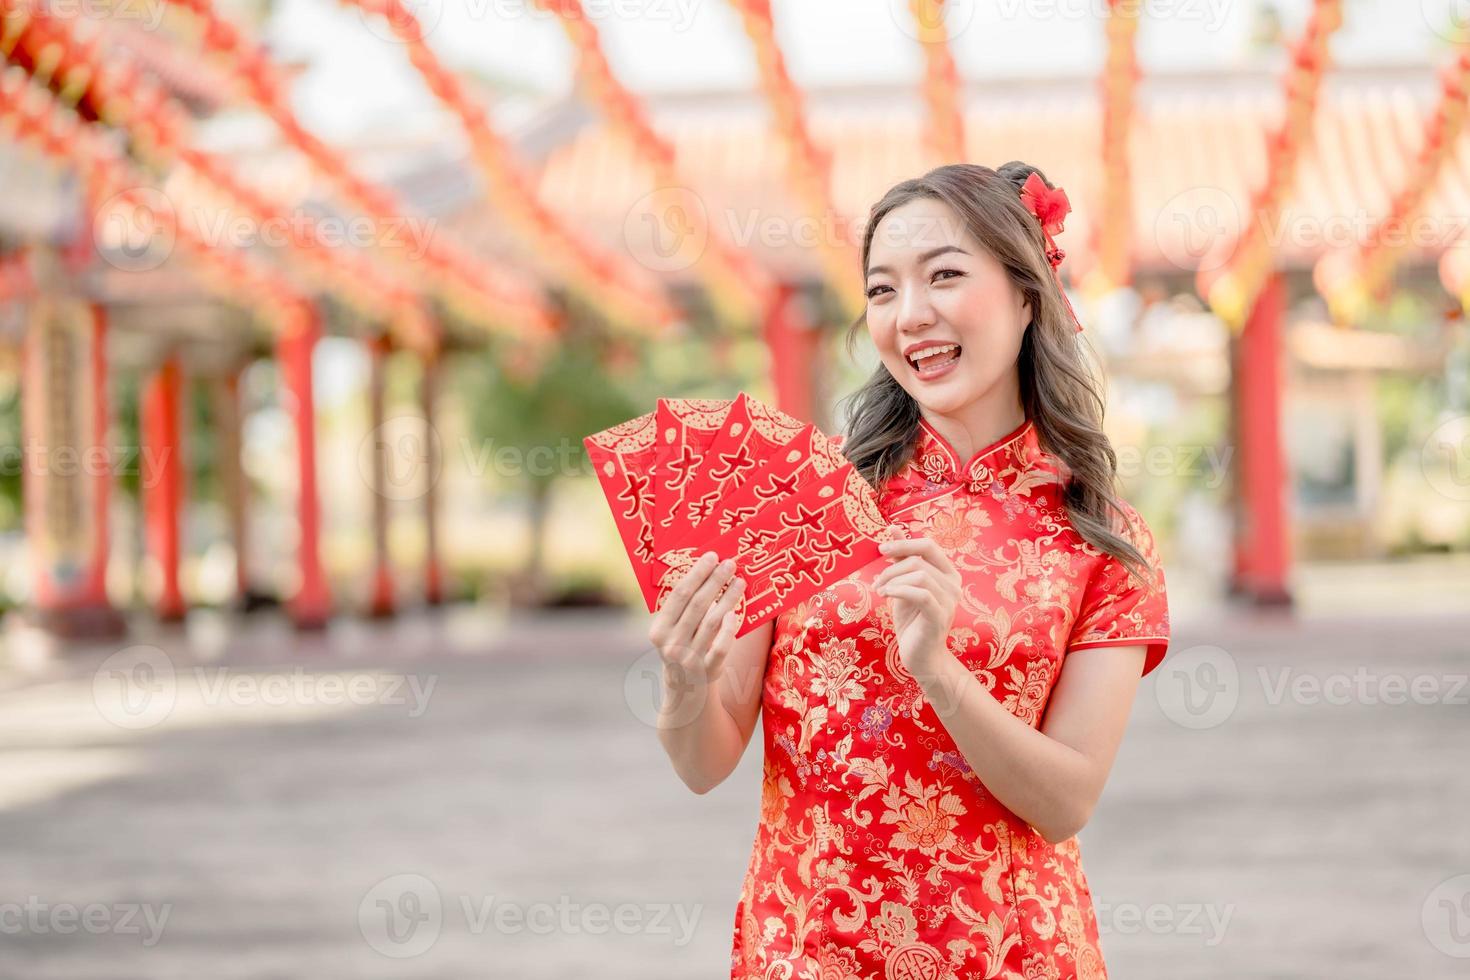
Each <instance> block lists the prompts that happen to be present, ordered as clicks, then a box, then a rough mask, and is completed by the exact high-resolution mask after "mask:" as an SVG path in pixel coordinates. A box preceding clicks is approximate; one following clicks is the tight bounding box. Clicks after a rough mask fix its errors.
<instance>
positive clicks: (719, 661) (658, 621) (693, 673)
mask: <svg viewBox="0 0 1470 980" xmlns="http://www.w3.org/2000/svg"><path fill="white" fill-rule="evenodd" d="M718 557H719V556H717V555H716V554H715V553H714V552H713V551H706V552H705V553H704V554H703V555H701V556H700V557H699V559H698V560H697V561H696V562H695V563H694V564H693V565H691V566H690V567H689V569H688V570H687V571H686V572H685V573H684V575H683V576H682V577H680V579H679V581H678V582H677V583H676V584H675V585H674V587H673V588H672V589H671V590H670V591H669V594H668V595H667V596H666V597H665V599H664V602H663V605H662V606H660V607H659V609H658V611H657V612H656V613H654V616H653V623H652V625H651V626H649V629H648V639H649V640H650V641H652V643H653V645H654V646H655V647H657V648H658V652H659V656H661V657H662V658H663V664H664V669H663V673H664V678H665V681H666V682H672V683H674V684H676V685H678V686H681V687H682V686H685V685H689V684H696V685H707V684H712V683H714V682H715V681H716V680H718V679H719V676H720V672H721V671H722V670H723V669H724V666H725V656H726V655H727V654H728V653H729V652H730V643H731V641H732V640H734V638H735V631H736V629H737V628H738V627H739V626H740V614H739V612H738V609H739V606H740V600H741V598H742V597H743V596H744V593H745V580H744V579H741V578H736V579H735V580H734V581H733V582H731V583H730V587H729V588H728V589H725V594H724V595H723V596H721V595H720V589H722V588H724V586H725V583H726V582H729V581H730V578H731V576H733V575H734V574H735V560H734V559H733V558H727V559H725V560H724V561H723V562H717V561H716V559H717V558H718Z"/></svg>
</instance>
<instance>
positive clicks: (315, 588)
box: [276, 305, 332, 629]
mask: <svg viewBox="0 0 1470 980" xmlns="http://www.w3.org/2000/svg"><path fill="white" fill-rule="evenodd" d="M320 330H321V326H320V323H319V321H318V316H317V312H316V310H315V308H313V307H311V306H309V305H303V306H301V307H300V308H299V310H298V312H297V315H293V316H291V317H289V318H288V323H287V326H286V327H285V328H284V329H283V330H282V332H281V334H280V336H279V337H278V338H277V340H276V354H277V357H278V358H279V362H280V366H281V380H282V382H283V385H282V387H283V389H284V392H283V393H284V396H285V400H286V402H287V405H288V408H289V410H290V413H291V421H292V423H293V427H294V429H295V431H296V474H297V486H296V516H297V523H298V525H299V527H300V535H301V536H300V540H299V541H298V542H297V548H296V561H297V566H298V570H299V576H300V587H299V588H298V590H297V592H296V595H295V596H293V597H292V598H291V600H290V601H289V603H288V604H287V605H288V609H289V612H290V614H291V619H292V621H293V622H294V623H295V624H296V626H297V627H299V628H302V629H317V628H320V627H323V626H325V625H326V623H327V619H328V618H329V617H330V616H331V605H332V601H331V595H330V593H329V591H328V589H327V579H326V575H325V574H324V572H323V569H322V563H321V552H320V546H319V539H320V535H321V507H320V503H319V501H318V499H317V485H316V405H315V401H314V400H313V398H312V391H311V385H312V372H311V354H312V351H313V349H314V348H315V347H316V341H317V337H318V336H319V334H320Z"/></svg>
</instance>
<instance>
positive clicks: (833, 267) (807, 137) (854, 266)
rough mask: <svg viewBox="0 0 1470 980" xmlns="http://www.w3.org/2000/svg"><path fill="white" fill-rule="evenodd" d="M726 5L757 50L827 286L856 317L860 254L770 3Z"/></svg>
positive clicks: (748, 0)
mask: <svg viewBox="0 0 1470 980" xmlns="http://www.w3.org/2000/svg"><path fill="white" fill-rule="evenodd" d="M730 4H731V5H732V6H733V7H734V8H735V9H736V11H738V12H739V14H740V19H741V21H742V23H743V24H744V26H745V33H746V34H747V35H749V36H750V41H751V44H752V45H753V47H754V48H755V56H756V62H757V65H758V67H759V70H760V83H761V89H762V91H763V92H764V94H765V97H766V101H767V102H768V103H770V106H771V112H772V114H773V116H774V120H773V121H774V123H775V128H776V132H777V134H778V136H779V137H780V139H781V141H782V142H783V143H784V144H785V148H786V176H787V181H788V183H789V184H790V186H791V190H792V192H793V193H794V194H795V195H796V199H797V201H798V202H800V204H801V206H802V207H803V208H804V209H805V210H806V212H807V215H808V216H809V217H812V218H815V219H818V220H820V221H822V222H823V227H822V228H821V229H820V231H819V233H818V245H817V250H818V254H819V257H820V259H821V263H822V268H823V271H824V273H825V276H826V279H827V282H828V284H829V285H830V286H831V288H832V291H833V292H834V293H835V294H836V297H837V300H838V302H839V303H841V305H842V308H843V309H844V310H845V311H846V312H847V313H848V314H849V315H850V316H854V317H855V316H857V315H858V314H859V313H861V312H862V310H863V307H864V305H865V303H864V296H863V270H862V269H861V265H862V255H861V253H860V251H859V249H858V247H857V243H856V241H855V239H854V236H853V229H852V223H851V222H850V221H848V220H847V218H846V217H844V216H843V215H842V214H840V213H839V212H838V210H837V208H836V207H835V206H834V205H833V203H832V187H831V156H830V154H828V153H827V152H826V151H824V150H822V149H820V148H819V147H818V146H817V143H816V141H815V140H814V139H813V138H812V134H811V130H810V129H809V127H808V126H807V122H806V110H805V106H804V104H803V99H802V95H801V92H800V90H798V89H797V87H796V84H795V83H794V82H793V81H792V80H791V76H790V75H789V74H788V73H787V71H786V61H785V58H784V57H783V56H782V54H781V48H780V46H779V45H778V44H777V43H776V29H775V24H774V23H773V21H772V18H771V4H770V0H730Z"/></svg>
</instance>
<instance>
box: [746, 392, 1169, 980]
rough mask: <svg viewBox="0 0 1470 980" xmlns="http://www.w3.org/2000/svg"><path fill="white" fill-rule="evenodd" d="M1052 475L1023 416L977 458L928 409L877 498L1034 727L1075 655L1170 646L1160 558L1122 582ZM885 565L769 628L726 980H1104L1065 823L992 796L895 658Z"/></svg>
mask: <svg viewBox="0 0 1470 980" xmlns="http://www.w3.org/2000/svg"><path fill="white" fill-rule="evenodd" d="M1064 472H1065V470H1064V468H1062V467H1061V465H1060V464H1059V463H1058V462H1057V461H1056V460H1054V459H1052V458H1051V457H1048V456H1047V455H1046V454H1045V453H1043V452H1042V450H1041V448H1040V445H1039V441H1038V437H1037V433H1036V430H1035V427H1034V425H1033V424H1032V423H1031V422H1030V421H1029V420H1028V421H1027V422H1025V423H1023V424H1022V425H1021V426H1020V427H1019V428H1018V429H1016V430H1015V431H1014V432H1012V433H1010V434H1008V435H1007V436H1006V437H1005V438H1003V439H1001V440H999V441H997V442H996V443H994V444H992V445H990V446H988V447H985V448H984V449H982V450H980V451H979V452H977V453H976V454H975V455H974V456H973V457H972V458H971V459H970V460H969V461H968V462H964V461H961V460H960V459H959V457H958V456H957V454H956V453H955V452H954V450H953V449H952V448H951V447H950V446H949V444H948V443H947V442H946V441H945V440H944V438H943V437H942V436H940V435H939V434H938V432H937V431H936V430H934V429H933V428H932V426H930V425H929V423H928V421H927V420H924V421H921V422H920V425H919V432H918V436H917V440H916V445H915V447H914V453H913V455H912V456H911V458H910V460H909V462H908V463H906V464H905V465H904V467H903V468H902V469H901V470H900V471H899V472H898V473H896V474H894V476H893V477H892V478H891V479H889V480H888V481H887V482H886V483H885V485H884V486H883V487H882V488H880V491H879V501H880V508H881V509H882V511H883V513H884V516H885V517H886V518H888V519H889V520H891V521H894V522H897V523H901V524H903V525H905V526H906V527H907V528H908V530H909V532H910V533H911V534H914V535H926V536H929V537H932V538H933V539H934V540H935V541H936V542H938V543H939V545H940V547H942V548H943V549H944V550H945V553H946V554H947V555H949V557H950V559H951V560H952V561H953V562H954V564H955V567H956V568H957V569H959V571H960V574H961V576H962V579H963V583H962V594H961V599H960V602H959V606H958V608H957V609H956V612H955V622H954V626H953V628H952V629H951V631H950V635H949V639H948V646H949V649H950V650H951V651H952V652H953V654H954V655H955V656H956V657H957V658H959V659H960V661H961V662H962V663H964V664H965V665H966V667H967V668H968V669H969V670H970V671H971V673H973V674H974V675H975V677H976V678H977V679H978V680H979V681H980V683H981V684H982V685H983V686H984V687H985V688H986V689H987V690H989V691H990V692H991V693H992V695H994V697H995V698H996V700H997V701H998V702H999V703H1000V704H1001V705H1003V706H1004V707H1005V708H1006V710H1007V711H1010V712H1011V713H1012V714H1013V715H1015V716H1016V717H1018V718H1021V719H1022V720H1024V721H1025V722H1026V723H1027V724H1028V725H1031V726H1032V727H1037V726H1039V725H1040V723H1041V720H1042V718H1043V716H1044V714H1045V711H1046V705H1047V701H1048V699H1049V697H1050V694H1051V691H1052V690H1053V688H1054V687H1055V685H1056V681H1057V678H1058V676H1059V675H1060V673H1061V669H1062V665H1063V663H1064V662H1065V658H1066V655H1067V654H1068V653H1069V652H1070V651H1071V650H1075V649H1079V648H1084V647H1098V646H1109V645H1113V646H1116V645H1123V644H1138V643H1142V644H1146V645H1147V646H1148V649H1149V653H1148V659H1147V661H1146V663H1145V669H1144V673H1148V672H1149V671H1151V670H1153V669H1154V668H1155V667H1156V666H1157V664H1158V661H1159V659H1161V658H1162V657H1163V655H1164V653H1165V651H1166V650H1167V647H1168V642H1169V619H1168V605H1167V599H1166V595H1165V591H1164V582H1163V575H1162V571H1161V570H1160V566H1159V563H1158V553H1157V550H1156V548H1155V545H1154V541H1153V538H1152V535H1151V533H1150V532H1149V529H1148V527H1147V525H1146V524H1144V522H1143V521H1142V519H1141V518H1140V517H1138V515H1137V513H1136V512H1135V511H1133V510H1132V508H1129V507H1128V506H1127V505H1126V504H1125V505H1124V510H1125V513H1126V515H1127V516H1128V519H1129V525H1130V528H1131V530H1132V533H1133V536H1134V538H1133V539H1134V541H1135V543H1136V544H1137V545H1138V546H1139V548H1140V551H1141V552H1142V553H1143V554H1144V556H1145V557H1146V558H1147V559H1148V560H1149V563H1150V565H1151V567H1152V568H1154V569H1155V570H1156V577H1155V579H1154V580H1153V581H1152V582H1139V581H1136V580H1134V579H1131V578H1130V577H1129V576H1128V575H1127V573H1126V569H1125V568H1124V567H1123V566H1122V565H1121V564H1120V563H1118V562H1116V561H1114V560H1113V559H1112V558H1111V556H1108V555H1106V554H1105V553H1102V552H1100V551H1098V550H1097V549H1095V548H1093V547H1091V546H1090V545H1088V544H1087V542H1085V541H1084V540H1082V538H1081V536H1080V535H1079V534H1078V533H1077V532H1076V531H1075V530H1074V529H1073V528H1072V527H1071V525H1070V523H1069V521H1068V519H1067V515H1066V511H1065V508H1064V507H1063V506H1062V504H1061V498H1060V496H1059V493H1058V491H1059V489H1060V485H1059V482H1058V481H1059V479H1060V474H1062V473H1064ZM886 565H887V559H886V558H882V559H879V560H877V561H874V562H873V563H871V564H870V565H868V566H865V567H864V568H862V569H860V570H859V571H858V572H856V573H854V574H853V575H852V576H849V577H848V578H846V579H843V580H842V581H840V582H837V583H834V584H833V585H832V586H830V587H829V588H827V589H825V590H823V591H821V592H818V593H816V594H815V595H813V596H811V597H809V598H808V599H806V600H804V601H803V602H800V603H798V604H796V605H795V606H793V607H791V608H790V609H787V610H785V611H784V612H782V613H781V615H780V616H778V617H777V618H776V620H775V624H774V628H773V634H772V644H771V651H770V655H769V657H768V660H767V666H766V674H765V678H764V688H763V691H762V732H763V742H764V750H765V763H764V767H763V777H762V792H761V806H760V821H759V824H758V826H757V828H756V835H755V840H754V843H753V845H752V848H751V855H750V860H749V863H748V866H747V869H746V874H745V878H744V881H743V883H742V886H741V892H740V898H739V902H738V905H737V911H736V917H735V934H734V940H733V943H732V947H731V977H732V980H757V978H758V980H962V978H963V980H970V978H994V977H1004V978H1024V980H1104V978H1106V976H1107V973H1106V969H1105V967H1104V964H1103V960H1102V956H1101V953H1100V951H1099V948H1098V926H1097V919H1096V915H1095V913H1094V909H1093V903H1092V895H1091V892H1090V890H1089V889H1088V885H1087V879H1086V876H1085V875H1084V874H1083V870H1082V863H1081V854H1080V851H1079V847H1078V843H1077V839H1076V838H1075V837H1073V838H1070V839H1068V840H1066V841H1063V842H1062V843H1060V844H1055V845H1053V844H1051V843H1049V842H1047V841H1046V839H1045V838H1043V837H1041V835H1040V834H1038V833H1037V832H1036V831H1035V830H1034V829H1033V828H1032V827H1030V825H1028V824H1027V823H1026V822H1025V821H1024V820H1022V819H1021V818H1019V817H1018V816H1016V814H1014V813H1013V812H1011V811H1010V810H1009V809H1008V808H1007V807H1005V806H1004V805H1003V804H1001V803H1000V802H999V801H998V800H996V799H995V798H994V797H993V796H991V795H990V793H989V792H988V791H987V790H986V788H985V785H984V784H983V783H982V782H981V781H980V779H979V778H978V777H977V776H976V775H975V773H974V772H973V771H972V770H971V768H970V766H969V764H968V763H967V762H966V760H965V758H964V757H963V756H962V755H961V754H960V752H959V750H958V748H957V747H956V745H955V743H954V740H953V739H952V738H951V737H950V735H949V733H948V732H947V731H946V729H945V728H944V726H943V725H942V724H941V723H940V721H939V719H938V716H937V715H936V714H935V713H934V710H933V708H932V707H931V706H930V705H929V704H928V702H927V699H926V697H925V695H924V692H923V689H922V688H920V686H919V684H918V682H917V681H916V680H915V679H914V678H913V676H912V675H910V674H909V672H908V671H907V670H906V669H905V668H904V666H903V664H902V663H901V662H900V660H899V658H898V648H897V644H896V642H895V640H894V634H893V621H892V615H891V612H890V609H889V606H888V603H887V601H886V600H885V599H884V598H883V597H881V596H878V595H877V594H876V592H874V590H873V580H874V578H875V577H876V576H877V574H878V573H879V572H881V571H882V570H883V568H884V567H886Z"/></svg>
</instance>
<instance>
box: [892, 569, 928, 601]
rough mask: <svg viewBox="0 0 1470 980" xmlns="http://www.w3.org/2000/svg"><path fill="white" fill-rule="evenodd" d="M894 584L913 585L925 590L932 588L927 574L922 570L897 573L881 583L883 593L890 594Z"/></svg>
mask: <svg viewBox="0 0 1470 980" xmlns="http://www.w3.org/2000/svg"><path fill="white" fill-rule="evenodd" d="M895 585H904V586H913V587H915V588H920V589H923V590H924V591H926V592H928V591H931V590H932V589H933V583H932V582H931V581H930V579H929V574H928V573H927V572H925V571H922V570H920V571H915V572H909V573H908V574H906V575H898V576H895V577H894V578H892V579H890V580H889V581H888V582H886V583H884V585H883V594H884V595H892V594H893V587H894V586H895Z"/></svg>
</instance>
